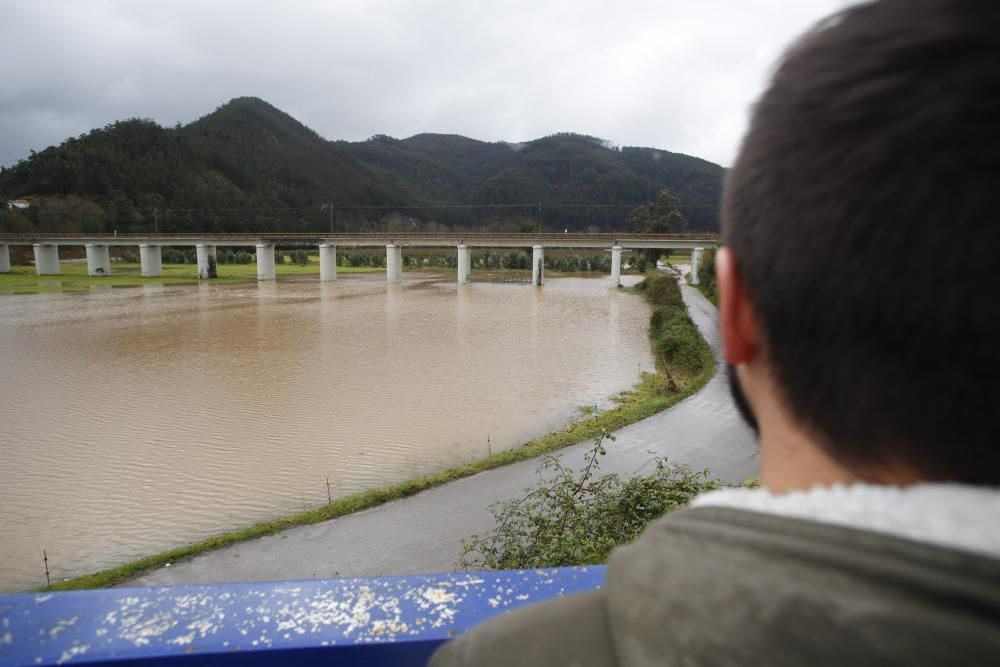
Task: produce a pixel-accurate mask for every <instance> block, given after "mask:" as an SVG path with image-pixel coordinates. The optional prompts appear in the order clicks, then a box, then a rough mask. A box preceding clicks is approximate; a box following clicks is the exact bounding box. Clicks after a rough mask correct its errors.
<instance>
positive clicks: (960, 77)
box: [723, 0, 1000, 485]
mask: <svg viewBox="0 0 1000 667" xmlns="http://www.w3.org/2000/svg"><path fill="white" fill-rule="evenodd" d="M998 35H1000V2H993V1H990V0H987V1H978V2H977V1H972V0H881V1H879V2H874V3H870V4H865V5H860V6H856V7H853V8H851V9H848V10H846V11H843V12H841V13H839V14H837V15H835V16H834V17H832V18H830V19H827V20H826V21H824V22H822V23H821V24H819V25H818V26H817V27H816V28H814V29H813V30H812V31H811V32H809V33H808V34H807V35H806V36H805V37H804V38H803V39H802V40H800V41H799V42H798V43H797V44H796V45H794V46H793V47H792V48H791V50H790V51H789V52H788V53H787V54H786V55H785V57H784V59H783V61H782V62H781V63H780V65H779V67H778V69H777V70H776V72H775V73H774V75H773V77H772V80H771V83H770V85H769V87H768V89H767V90H766V91H765V93H764V94H763V96H762V97H761V99H760V100H759V101H758V103H757V105H756V107H755V110H754V114H753V118H752V121H751V124H750V129H749V131H748V133H747V135H746V137H745V139H744V141H743V146H742V149H741V151H740V155H739V157H738V158H737V160H736V163H735V165H734V166H733V167H732V169H731V170H730V172H729V174H728V176H727V183H726V188H725V195H724V203H723V237H724V241H725V243H726V244H727V245H728V246H729V247H730V248H731V251H732V253H733V257H734V260H735V262H736V265H737V268H738V270H739V272H740V274H741V276H742V278H743V281H744V285H745V288H746V291H747V295H748V297H749V299H750V301H751V303H752V304H753V308H754V311H755V312H756V313H757V316H758V318H759V320H760V321H761V323H762V326H763V329H764V336H765V340H766V349H765V353H766V358H767V362H768V364H769V367H770V370H771V372H772V373H773V374H774V377H775V378H776V381H777V384H778V385H779V387H780V390H781V392H782V394H783V396H782V398H783V400H784V401H785V403H786V405H787V406H788V407H789V409H790V410H791V412H792V413H793V414H794V415H795V417H796V418H797V420H798V421H799V422H800V423H801V424H802V425H803V426H804V427H805V428H807V429H808V430H810V432H812V433H814V434H815V435H817V436H818V438H819V440H820V441H821V442H822V444H823V446H824V447H825V448H826V449H827V451H828V453H829V454H830V455H832V456H833V457H834V458H835V459H836V460H838V461H840V462H841V463H843V464H845V465H848V466H850V467H852V468H855V469H856V470H861V471H864V470H869V471H878V470H879V469H880V468H885V467H887V466H897V465H904V466H909V467H910V468H912V469H914V470H916V471H918V472H919V473H920V474H921V475H922V476H924V477H927V478H931V479H947V480H955V481H963V482H968V483H977V484H993V485H996V484H1000V304H998V302H997V301H994V300H993V298H994V297H993V294H994V290H996V289H998V288H1000V37H998Z"/></svg>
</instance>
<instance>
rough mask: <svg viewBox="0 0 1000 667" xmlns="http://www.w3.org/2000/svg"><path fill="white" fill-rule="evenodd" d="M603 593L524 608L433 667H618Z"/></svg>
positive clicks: (444, 654)
mask: <svg viewBox="0 0 1000 667" xmlns="http://www.w3.org/2000/svg"><path fill="white" fill-rule="evenodd" d="M615 664H617V661H616V659H615V656H614V648H613V646H612V640H611V635H610V633H609V631H608V622H607V613H606V609H605V595H604V591H603V590H596V591H589V592H587V593H580V594H577V595H569V596H566V597H564V598H559V599H556V600H549V601H547V602H543V603H540V604H534V605H530V606H528V607H522V608H520V609H518V610H516V611H514V612H512V613H508V614H504V615H502V616H498V617H496V618H493V619H490V620H489V621H487V622H486V623H483V624H482V625H479V626H477V627H476V628H475V630H474V631H472V632H470V633H469V634H467V635H464V636H462V637H459V638H457V639H453V640H451V641H449V642H448V643H446V644H444V645H443V646H442V647H441V648H440V649H438V651H437V652H436V653H435V654H434V656H433V658H432V659H431V662H430V665H431V667H457V666H458V665H481V666H483V667H491V666H493V665H497V666H500V665H504V666H507V665H527V666H530V665H577V666H579V667H588V666H590V665H595V666H596V665H615Z"/></svg>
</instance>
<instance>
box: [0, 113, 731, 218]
mask: <svg viewBox="0 0 1000 667" xmlns="http://www.w3.org/2000/svg"><path fill="white" fill-rule="evenodd" d="M723 171H724V170H723V169H722V168H721V167H719V166H718V165H715V164H712V163H710V162H706V161H704V160H700V159H698V158H694V157H690V156H686V155H680V154H677V153H670V152H667V151H662V150H659V149H652V148H634V147H622V148H618V147H616V146H612V145H610V144H608V143H607V142H605V141H602V140H600V139H596V138H594V137H588V136H584V135H577V134H558V135H552V136H549V137H544V138H542V139H537V140H535V141H528V142H524V143H520V144H510V143H505V142H496V143H488V142H483V141H477V140H475V139H469V138H466V137H461V136H458V135H443V134H418V135H415V136H412V137H410V138H408V139H402V140H399V139H394V138H392V137H387V136H384V135H375V136H373V137H372V138H370V139H368V140H367V141H361V142H346V141H327V140H325V139H323V138H322V137H320V136H319V135H318V134H316V133H315V132H314V131H312V130H310V129H309V128H307V127H305V126H304V125H302V124H301V123H299V122H298V121H297V120H295V119H294V118H292V117H291V116H289V115H288V114H285V113H283V112H282V111H280V110H278V109H276V108H274V107H272V106H271V105H269V104H267V103H266V102H264V101H262V100H259V99H256V98H238V99H234V100H232V101H231V102H229V103H227V104H225V105H223V106H221V107H220V108H219V109H217V110H216V111H214V112H213V113H211V114H209V115H207V116H205V117H203V118H200V119H199V120H196V121H194V122H193V123H190V124H188V125H185V126H180V125H178V126H176V127H174V128H163V127H160V126H159V125H157V124H156V123H154V122H152V121H149V120H141V119H131V120H126V121H121V122H118V123H114V124H112V125H108V126H107V127H104V128H101V129H97V130H93V131H91V132H89V133H87V134H85V135H82V136H80V137H76V138H70V139H67V140H66V141H65V142H63V143H62V144H61V145H60V146H54V147H50V148H47V149H45V150H43V151H41V152H38V153H35V152H32V154H31V156H30V157H29V158H28V159H25V160H21V161H20V162H18V163H17V164H16V165H15V166H13V167H11V168H4V169H2V170H0V197H3V198H4V199H5V200H6V199H13V198H27V199H28V200H29V201H31V202H32V206H31V208H29V209H26V210H21V211H3V213H2V214H0V229H2V230H3V231H30V230H33V229H34V230H39V231H104V230H111V229H116V230H118V231H120V232H123V233H124V232H129V231H133V232H135V231H146V230H153V229H154V228H155V229H158V230H160V231H199V230H200V231H251V230H254V231H256V230H260V231H279V230H281V231H300V230H303V231H304V230H320V229H326V228H328V227H329V226H330V225H331V224H332V225H333V226H334V227H335V228H336V229H340V230H351V231H353V230H366V229H380V228H386V227H388V228H394V227H400V226H404V227H413V228H421V227H425V228H434V229H439V228H441V227H442V226H446V227H460V228H466V229H503V230H517V229H543V230H551V229H573V230H583V229H591V230H598V229H600V230H624V229H626V228H627V227H626V219H627V218H628V214H629V213H630V212H631V211H632V210H633V209H634V208H635V207H636V206H637V205H639V204H643V203H647V202H650V201H652V200H653V199H655V197H656V193H657V191H658V190H659V189H661V188H667V189H670V190H672V191H673V192H674V194H675V195H676V197H677V199H678V201H679V205H680V209H681V211H682V213H683V214H684V215H685V216H686V217H687V219H688V225H689V228H690V229H701V230H712V229H717V228H718V213H717V209H718V203H719V197H720V192H721V182H722V175H723Z"/></svg>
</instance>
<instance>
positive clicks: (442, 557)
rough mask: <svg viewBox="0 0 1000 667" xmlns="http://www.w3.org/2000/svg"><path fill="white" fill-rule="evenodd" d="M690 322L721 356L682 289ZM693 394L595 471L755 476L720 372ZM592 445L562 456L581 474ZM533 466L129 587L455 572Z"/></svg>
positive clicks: (710, 315)
mask: <svg viewBox="0 0 1000 667" xmlns="http://www.w3.org/2000/svg"><path fill="white" fill-rule="evenodd" d="M682 290H683V294H684V300H685V302H686V303H687V305H688V310H689V311H690V313H691V317H692V318H693V319H694V321H695V323H696V324H697V325H698V327H699V328H700V329H701V331H702V333H703V334H704V336H705V338H706V340H708V342H709V344H710V345H711V347H712V349H713V351H714V352H715V355H716V358H718V357H719V354H720V350H721V337H720V333H719V327H718V321H717V317H718V312H717V311H716V309H715V307H714V306H713V305H712V304H711V303H710V302H709V301H708V300H707V299H705V297H703V296H702V295H701V293H700V292H698V291H697V290H695V289H692V288H690V287H687V286H683V287H682ZM718 367H719V369H720V371H719V372H717V373H716V375H715V376H714V377H713V378H712V379H711V380H710V381H709V383H708V384H707V385H706V386H705V387H704V388H703V389H702V390H701V391H700V392H698V393H697V394H695V395H694V396H692V397H690V398H688V399H687V400H685V401H683V402H681V403H679V404H677V405H676V406H674V407H673V408H671V409H669V410H666V411H665V412H661V413H660V414H657V415H654V416H652V417H650V418H648V419H644V420H643V421H641V422H638V423H636V424H633V425H631V426H627V427H625V428H623V429H621V430H620V431H618V432H617V433H615V436H616V437H617V440H616V441H615V442H614V443H611V444H610V445H609V446H608V448H607V449H608V455H607V456H605V457H602V459H601V470H602V471H604V472H620V473H626V474H630V473H633V472H635V471H636V470H637V469H639V468H641V467H643V466H644V465H645V464H647V463H648V462H649V461H650V459H651V454H650V452H655V453H656V454H658V455H659V456H664V457H666V458H668V459H669V460H671V461H675V462H678V463H687V464H689V465H691V466H692V467H693V468H696V469H702V468H708V469H709V470H711V472H712V474H713V475H714V476H715V477H718V478H720V479H723V480H726V481H732V482H739V481H742V480H744V479H746V478H747V477H749V476H751V475H755V474H757V471H758V458H757V452H758V449H757V445H756V443H755V440H754V437H753V435H752V433H751V432H750V431H749V429H747V427H746V426H744V424H743V423H742V422H741V421H740V418H739V416H738V414H737V413H736V410H735V408H733V406H732V403H731V402H730V399H729V389H728V385H727V383H726V377H725V373H724V366H723V364H721V363H719V365H718ZM590 446H591V444H590V443H581V444H579V445H574V446H572V447H568V448H566V449H564V450H562V451H561V454H562V456H564V457H565V459H566V460H567V462H568V463H569V464H570V466H571V467H573V468H577V469H578V468H579V467H580V466H581V463H582V461H583V454H584V453H585V451H586V450H587V449H588V448H589V447H590ZM537 468H538V462H537V461H536V460H530V461H522V462H520V463H516V464H514V465H510V466H507V467H504V468H499V469H496V470H490V471H487V472H483V473H479V474H477V475H474V476H472V477H468V478H465V479H460V480H457V481H455V482H451V483H449V484H445V485H443V486H439V487H436V488H434V489H430V490H428V491H424V492H423V493H420V494H418V495H415V496H412V497H409V498H404V499H402V500H397V501H394V502H391V503H387V504H385V505H382V506H380V507H376V508H373V509H370V510H366V511H363V512H359V513H357V514H352V515H349V516H345V517H342V518H339V519H333V520H331V521H327V522H324V523H321V524H315V525H312V526H302V527H297V528H290V529H288V530H286V531H283V532H281V533H278V534H276V535H271V536H268V537H263V538H259V539H256V540H253V541H250V542H244V543H241V544H236V545H233V546H231V547H227V548H225V549H220V550H218V551H212V552H209V553H206V554H203V555H201V556H198V557H195V558H193V559H191V560H189V561H186V562H182V563H176V564H173V565H172V566H171V567H162V568H159V569H157V570H155V571H152V572H149V573H147V574H145V575H144V576H141V577H137V578H135V579H132V580H131V581H129V582H128V583H127V584H126V585H131V586H154V585H165V584H188V583H210V582H221V581H267V580H280V579H310V578H317V577H319V578H329V577H336V576H366V575H389V574H425V573H430V572H446V571H451V570H453V569H454V568H455V563H456V561H457V559H458V556H459V554H460V553H461V541H462V538H467V537H469V536H470V535H472V534H475V533H483V532H485V531H487V530H489V528H490V527H491V526H492V525H493V521H492V518H491V516H490V515H489V513H488V511H487V507H488V506H489V504H490V503H492V502H493V501H496V500H505V499H508V498H513V497H517V496H518V495H521V491H522V489H523V488H524V487H526V486H532V485H533V483H534V482H535V481H536V479H537V474H536V470H537Z"/></svg>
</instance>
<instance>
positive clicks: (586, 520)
mask: <svg viewBox="0 0 1000 667" xmlns="http://www.w3.org/2000/svg"><path fill="white" fill-rule="evenodd" d="M605 440H609V441H614V437H613V436H610V435H608V434H607V433H605V434H602V435H601V436H600V437H598V438H597V440H595V441H594V447H593V448H592V449H591V450H589V451H588V452H587V454H586V455H585V456H584V467H583V469H582V470H581V471H580V473H579V475H577V474H574V472H573V470H572V469H571V468H569V467H567V466H565V465H564V464H563V462H562V460H561V458H560V457H558V456H552V455H549V456H546V457H544V458H543V459H542V463H541V466H540V467H539V471H538V472H539V477H540V478H542V479H541V481H540V482H539V483H538V486H537V487H535V488H534V489H530V490H528V489H526V491H527V494H526V495H525V496H524V497H523V498H520V499H518V500H508V501H505V502H500V503H494V504H493V505H491V506H490V513H491V514H492V515H493V517H494V519H495V520H496V528H494V530H493V531H492V532H491V533H490V534H488V535H485V536H483V537H480V536H478V535H474V536H473V537H472V539H471V540H470V541H468V542H464V541H463V552H462V556H461V559H460V560H459V564H460V565H461V566H463V567H465V568H467V569H469V568H471V569H484V568H491V569H531V568H540V567H559V566H565V565H591V564H596V563H604V562H606V561H607V559H608V556H609V555H610V553H611V551H612V549H614V548H615V547H617V546H619V545H621V544H626V543H628V542H631V541H632V540H634V539H635V538H636V537H638V536H639V534H640V533H642V531H643V529H645V527H646V526H647V525H648V524H649V523H650V522H651V521H653V520H654V519H657V518H659V517H660V516H662V515H664V514H666V513H667V512H671V511H673V510H675V509H679V508H681V507H684V506H685V505H687V504H688V503H689V502H690V501H691V499H692V498H694V497H695V496H697V495H698V494H700V493H702V492H704V491H708V490H711V489H715V488H717V487H718V483H717V482H715V481H714V480H711V479H709V476H708V472H707V471H703V472H692V471H691V470H690V468H688V467H686V466H678V465H668V464H667V462H666V461H665V460H663V459H661V458H654V459H653V460H654V461H655V463H656V465H655V468H654V470H653V472H652V473H651V474H649V475H643V476H637V477H633V478H632V479H629V480H622V479H621V478H620V477H619V476H618V475H616V474H610V475H603V476H601V477H597V471H598V469H599V467H600V463H599V461H598V457H599V456H604V455H605V454H606V453H607V452H606V451H605V449H604V441H605Z"/></svg>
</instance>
